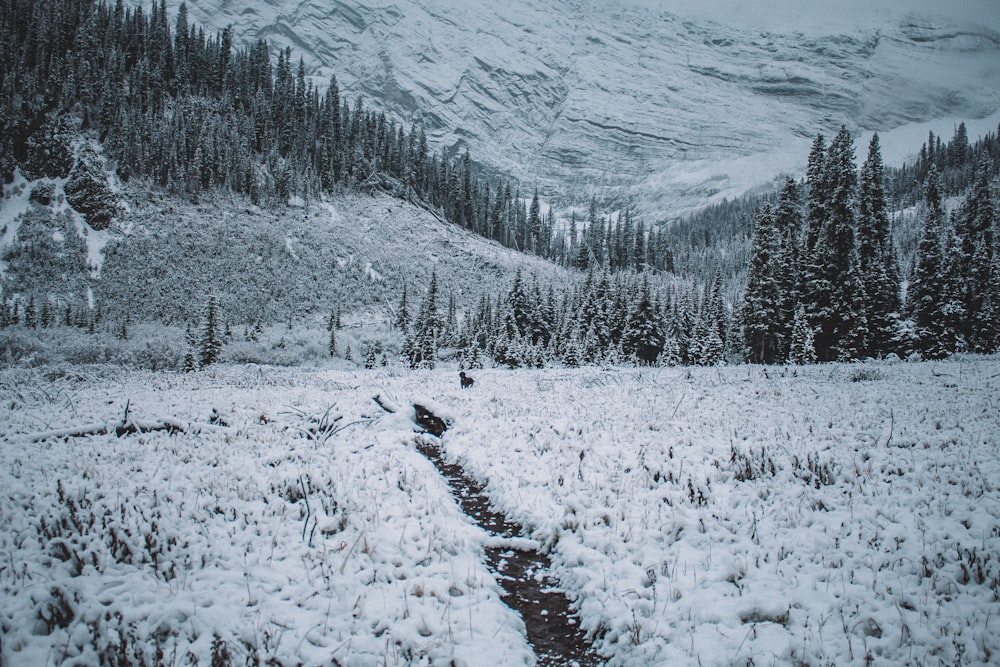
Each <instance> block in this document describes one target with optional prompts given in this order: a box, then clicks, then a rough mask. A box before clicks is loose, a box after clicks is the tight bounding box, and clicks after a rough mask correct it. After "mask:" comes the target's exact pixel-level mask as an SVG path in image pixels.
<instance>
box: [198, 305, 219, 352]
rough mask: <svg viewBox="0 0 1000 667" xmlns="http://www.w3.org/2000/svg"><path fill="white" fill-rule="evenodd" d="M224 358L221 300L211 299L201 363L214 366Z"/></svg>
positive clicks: (203, 336) (202, 345) (206, 318)
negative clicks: (220, 322) (220, 319)
mask: <svg viewBox="0 0 1000 667" xmlns="http://www.w3.org/2000/svg"><path fill="white" fill-rule="evenodd" d="M220 358H222V336H221V333H220V325H219V298H218V297H217V296H215V295H214V294H213V295H212V296H211V297H209V300H208V306H207V307H206V308H205V324H204V326H203V327H202V331H201V349H200V361H201V365H202V366H208V365H211V364H214V363H215V362H217V361H219V359H220Z"/></svg>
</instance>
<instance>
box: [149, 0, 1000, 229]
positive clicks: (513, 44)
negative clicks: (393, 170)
mask: <svg viewBox="0 0 1000 667" xmlns="http://www.w3.org/2000/svg"><path fill="white" fill-rule="evenodd" d="M179 5H180V2H176V1H172V2H170V3H168V4H167V6H168V9H169V10H170V11H171V13H172V14H173V12H175V11H176V9H177V8H178V7H179ZM187 7H188V11H189V14H190V16H191V17H192V19H194V20H195V21H197V22H198V23H200V24H202V25H204V26H207V27H208V28H209V29H213V28H214V29H222V28H224V27H226V26H231V27H232V29H233V33H234V39H235V42H236V43H237V44H243V45H249V44H252V43H253V42H254V41H255V40H257V39H260V38H263V39H267V40H268V41H269V42H270V44H271V45H272V46H273V47H274V48H285V47H291V48H292V49H293V50H294V52H295V57H296V58H297V57H299V56H301V57H302V58H303V59H304V62H305V64H306V67H307V71H308V72H309V74H310V75H311V76H313V77H314V80H315V81H316V83H317V85H321V86H324V87H325V85H326V82H327V81H328V80H329V76H330V74H336V76H337V77H338V81H339V82H340V85H341V89H342V92H343V94H344V96H345V97H347V98H349V99H351V100H352V102H353V100H354V98H356V97H357V96H359V95H360V96H364V97H365V98H366V99H367V100H369V101H373V103H374V104H375V105H376V106H380V107H382V108H384V109H386V110H387V111H388V112H390V113H391V114H393V115H394V116H395V117H397V118H398V119H400V120H402V121H403V122H405V123H407V124H410V123H416V124H419V125H421V126H422V127H423V128H424V129H425V130H426V131H427V133H428V136H429V139H430V141H431V145H432V147H433V148H436V149H438V150H443V151H445V152H448V153H452V154H454V153H460V152H462V151H464V150H466V149H468V150H470V151H471V152H472V154H473V156H474V157H475V159H477V160H479V161H481V162H482V163H483V164H484V165H485V166H486V167H487V168H489V169H492V170H495V171H496V172H499V173H503V174H507V175H511V176H514V177H515V178H517V179H519V181H520V182H521V184H522V187H523V188H524V189H526V190H531V189H533V188H534V187H535V186H536V185H537V186H538V187H539V188H540V189H541V191H542V193H543V196H544V197H545V198H546V199H548V200H549V201H552V202H554V203H556V204H560V203H561V204H567V203H576V204H579V203H581V202H585V201H586V200H587V199H588V198H589V197H590V195H591V194H592V193H596V194H598V195H599V196H601V197H607V198H611V199H616V198H617V199H618V200H621V199H631V200H633V201H635V202H637V203H638V204H639V206H640V207H641V208H643V209H645V210H646V211H647V213H649V214H652V216H653V217H656V218H662V217H669V216H671V215H673V214H676V213H678V212H681V211H684V210H690V209H692V208H695V207H698V206H703V205H704V204H706V203H708V202H710V201H717V200H719V199H721V198H723V197H725V196H734V195H737V194H740V193H742V192H744V191H746V190H748V189H750V188H752V187H754V186H757V185H761V184H764V183H767V182H769V181H770V180H771V179H772V178H773V177H774V176H775V175H777V174H778V173H779V172H781V171H785V170H795V171H800V170H801V169H802V167H804V157H803V156H805V155H806V154H807V152H808V144H809V141H810V139H811V138H812V137H813V136H815V135H816V133H818V132H823V133H825V134H827V135H828V136H830V135H832V134H833V133H835V132H836V130H837V129H838V128H839V126H840V125H841V124H846V125H847V127H848V128H849V129H851V130H852V131H855V132H858V133H860V132H863V131H879V132H886V131H889V130H892V129H894V128H903V127H906V126H909V125H911V124H914V123H917V124H921V123H926V122H929V121H933V120H936V119H942V118H958V119H964V120H972V119H978V118H984V117H990V116H991V115H994V114H996V112H997V111H998V109H1000V66H998V65H997V63H1000V5H998V4H997V3H996V2H995V1H994V0H968V1H966V2H963V3H960V5H958V6H956V5H955V3H948V4H947V5H944V4H942V3H939V2H934V1H932V0H917V1H910V0H907V1H893V2H889V1H886V0H873V1H862V0H847V1H846V2H838V3H808V6H805V5H804V3H801V2H795V1H793V0H778V1H777V2H774V1H769V2H754V3H750V2H737V1H736V0H722V1H721V2H711V3H703V2H700V1H696V0H681V1H675V2H658V1H655V0H617V1H609V2H592V1H589V0H554V1H544V0H511V1H510V2H505V3H482V2H466V1H464V0H419V1H418V0H360V1H357V0H333V1H331V0H250V1H249V2H231V1H230V0H188V2H187ZM992 125H993V126H994V127H995V125H996V121H995V120H993V121H992Z"/></svg>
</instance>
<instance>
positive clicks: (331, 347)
mask: <svg viewBox="0 0 1000 667" xmlns="http://www.w3.org/2000/svg"><path fill="white" fill-rule="evenodd" d="M327 349H328V351H329V352H330V356H331V357H335V356H337V328H336V327H330V340H329V343H328V345H327Z"/></svg>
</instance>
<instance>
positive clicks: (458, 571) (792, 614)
mask: <svg viewBox="0 0 1000 667" xmlns="http://www.w3.org/2000/svg"><path fill="white" fill-rule="evenodd" d="M474 375H475V378H476V384H475V386H474V388H473V389H471V390H467V391H463V390H461V389H460V388H459V383H458V378H457V373H456V369H453V368H443V369H440V370H436V371H418V372H408V371H404V370H401V369H398V368H388V369H378V370H375V371H367V372H364V371H348V370H332V369H322V368H313V369H302V368H299V369H277V368H270V367H263V366H238V365H232V366H228V365H220V366H216V367H212V368H210V369H208V370H204V371H199V372H196V373H191V374H175V373H152V372H143V371H132V370H121V369H116V368H109V367H103V366H75V367H48V368H39V369H18V368H7V369H3V370H0V443H2V444H0V595H2V596H3V599H4V604H3V605H2V606H0V628H2V630H3V642H2V646H0V651H2V653H0V662H3V663H4V664H10V665H20V664H33V665H34V664H38V665H42V664H98V663H99V654H100V652H101V651H103V650H105V647H106V645H107V644H108V643H109V642H111V643H114V644H120V643H125V644H127V645H128V650H130V651H131V650H132V649H133V648H134V647H138V648H139V649H141V650H144V651H146V653H145V655H146V656H147V657H148V658H151V656H152V654H153V653H152V652H153V651H154V649H155V645H156V643H157V642H159V644H160V647H161V648H162V649H163V650H164V651H166V655H168V656H169V655H178V656H181V655H185V654H186V653H187V652H188V651H190V653H191V655H193V656H194V657H196V658H197V660H198V661H199V664H209V663H210V662H211V658H212V653H213V642H216V643H217V646H216V649H218V646H225V647H227V648H228V650H229V651H230V652H231V653H232V656H233V659H234V661H235V662H238V663H242V662H244V660H250V659H251V658H252V657H256V658H257V659H259V660H260V661H261V662H265V661H267V660H268V659H269V658H271V657H273V658H275V659H276V660H280V661H281V662H282V663H284V664H289V663H292V664H294V663H296V662H301V663H303V664H319V663H329V661H330V659H331V658H333V659H336V660H337V661H338V662H339V663H340V664H343V665H370V664H386V665H402V664H414V663H415V664H449V661H454V663H455V664H464V665H529V664H533V661H534V658H533V656H532V654H531V652H530V648H529V647H528V645H527V642H526V639H525V633H524V627H523V623H522V622H521V620H520V619H519V618H518V617H517V616H516V615H515V614H514V612H513V611H511V610H510V609H509V608H508V607H506V606H505V605H504V604H503V603H502V602H501V600H500V589H499V588H498V585H497V583H496V580H495V578H494V576H493V575H492V574H491V573H490V572H489V570H488V569H487V568H486V565H485V556H484V553H483V549H484V547H485V546H487V545H493V546H495V545H496V544H497V543H498V540H497V538H491V537H488V536H487V535H486V534H485V533H484V532H483V531H481V530H479V529H478V528H477V527H475V525H474V524H473V523H472V522H471V521H470V520H469V519H468V518H467V517H465V516H463V515H462V514H461V513H460V511H459V509H458V506H457V504H456V502H455V501H454V500H453V499H452V498H451V497H450V496H449V495H448V491H447V486H446V484H445V482H444V480H443V479H442V478H441V477H440V476H439V475H438V474H437V472H436V471H435V470H434V468H433V466H432V464H431V463H430V462H429V461H427V460H426V459H424V458H423V457H422V456H420V455H419V454H418V453H417V452H416V450H415V448H414V444H413V440H414V437H415V436H414V428H415V427H414V424H413V423H412V421H411V420H412V418H413V412H412V410H411V409H408V408H407V406H409V405H411V404H412V403H414V402H419V403H420V404H421V405H425V406H427V407H429V408H431V409H432V410H434V411H435V412H436V413H438V414H440V415H441V416H444V417H447V418H448V419H449V420H450V422H451V427H450V429H449V431H448V432H446V433H445V435H444V436H443V438H442V439H441V445H442V447H443V450H444V452H445V456H446V457H447V458H448V459H449V460H451V461H456V462H459V463H461V465H463V466H464V468H465V469H466V472H467V473H468V474H470V475H472V476H473V477H475V478H477V479H479V480H480V481H481V482H483V483H484V484H485V488H486V493H487V494H488V495H489V496H490V498H491V500H492V502H493V503H494V504H495V506H496V507H497V508H498V509H500V510H502V511H503V512H505V513H506V514H507V515H508V516H509V517H510V518H511V519H513V520H515V521H518V522H520V523H521V524H523V525H524V526H525V527H526V530H527V533H526V534H525V537H524V538H523V539H519V540H518V542H519V543H523V545H525V546H532V547H536V546H538V545H543V547H544V548H546V549H548V550H549V553H550V556H551V559H552V563H553V570H554V573H555V574H556V576H557V577H558V578H559V579H560V581H561V582H562V584H563V587H564V588H565V590H566V591H567V593H568V595H569V596H570V598H571V599H573V600H575V604H576V605H577V607H578V609H579V611H580V616H581V623H582V626H583V628H584V629H586V630H587V631H588V633H590V634H591V635H592V636H595V637H596V639H595V643H596V647H597V648H598V650H600V651H601V652H603V653H604V654H605V655H607V656H608V657H609V660H610V663H609V664H612V665H694V664H701V665H731V664H749V662H750V661H753V664H757V665H761V664H792V663H808V664H837V665H861V664H866V663H867V662H869V661H874V662H876V663H878V664H914V665H932V664H933V665H937V664H939V663H947V664H952V663H955V662H961V663H963V664H988V663H991V662H992V661H993V660H995V656H996V655H998V654H1000V632H998V631H997V626H996V624H997V623H998V622H1000V619H997V618H994V617H995V616H996V613H995V611H996V605H997V600H998V595H1000V556H998V554H1000V502H998V500H997V495H996V489H997V487H998V484H1000V456H998V454H1000V451H998V446H1000V444H998V443H1000V411H998V409H997V402H996V397H997V396H1000V391H998V383H1000V359H998V358H997V357H958V358H956V359H953V360H949V361H945V362H936V363H921V362H906V363H904V362H895V363H892V362H881V363H875V362H870V363H864V364H827V365H819V366H812V367H789V368H781V367H777V368H775V367H771V368H764V367H758V366H737V367H719V368H691V369H688V368H677V369H673V368H664V369H636V368H586V369H548V370H541V371H508V370H499V369H487V370H478V371H475V372H474ZM375 395H380V396H382V397H383V398H384V399H386V402H387V403H391V404H394V405H397V406H400V408H401V409H400V410H399V411H398V412H397V413H396V414H386V413H383V412H382V411H381V410H379V409H378V408H377V407H376V406H375V404H374V402H373V401H372V400H371V397H373V396H375ZM126 403H128V405H129V406H130V410H131V413H130V414H131V416H132V417H134V418H135V419H137V420H142V421H145V422H155V421H157V420H167V421H176V422H178V423H180V424H189V425H190V424H207V422H208V420H209V418H210V416H211V415H212V413H213V409H214V410H215V411H216V412H217V413H218V415H220V416H221V417H222V418H223V419H224V420H225V421H226V422H227V424H228V426H226V427H222V426H215V427H210V426H205V427H203V428H188V429H187V430H188V432H187V433H174V434H172V435H171V434H168V433H166V432H150V433H144V434H138V435H132V436H127V437H123V438H116V437H115V436H114V435H113V434H112V435H97V436H87V437H76V438H73V437H71V438H68V439H65V440H62V439H55V438H50V439H46V440H43V441H41V442H34V443H32V442H29V438H30V437H31V436H32V434H37V433H41V432H44V431H51V430H56V429H66V428H71V427H75V426H82V425H86V424H95V423H96V424H104V423H114V422H116V421H119V420H120V419H121V416H122V413H123V411H124V410H125V406H126ZM324 416H325V417H326V419H323V417H324ZM338 417H339V418H338ZM322 425H329V426H330V428H329V429H324V428H323V427H322ZM424 437H427V436H424ZM509 546H517V545H514V544H511V545H509ZM63 600H65V602H64V601H63ZM66 609H69V610H71V611H72V618H69V615H68V614H64V613H62V612H64V611H65V610H66ZM95 635H96V638H95ZM216 638H218V639H216ZM218 642H224V644H218ZM173 651H176V654H175V653H173Z"/></svg>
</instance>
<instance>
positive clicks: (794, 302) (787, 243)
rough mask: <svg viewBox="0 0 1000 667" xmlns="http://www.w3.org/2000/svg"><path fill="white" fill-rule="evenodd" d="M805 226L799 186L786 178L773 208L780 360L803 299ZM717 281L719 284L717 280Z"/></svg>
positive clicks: (784, 354)
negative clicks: (801, 267) (801, 264)
mask: <svg viewBox="0 0 1000 667" xmlns="http://www.w3.org/2000/svg"><path fill="white" fill-rule="evenodd" d="M802 224H803V221H802V211H801V204H800V202H799V190H798V186H796V184H795V181H793V180H792V179H791V178H786V179H785V184H784V186H782V188H781V193H780V194H779V196H778V203H777V206H776V207H775V209H774V226H775V230H776V233H777V235H778V246H777V248H776V254H775V258H774V265H773V266H774V271H775V275H774V279H775V282H776V283H777V285H778V291H779V293H780V295H781V301H780V304H779V307H778V309H777V316H778V322H777V324H778V326H777V327H776V331H778V332H779V333H780V334H781V337H782V347H781V349H780V350H779V353H778V357H779V358H783V357H784V356H786V354H787V344H788V341H789V340H790V339H791V333H792V326H793V322H794V320H795V311H796V308H797V307H798V304H799V299H800V294H799V289H800V285H799V280H800V277H799V254H800V252H801V244H802ZM716 280H717V282H718V277H717V279H716ZM720 301H721V300H720ZM723 340H725V338H723Z"/></svg>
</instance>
